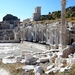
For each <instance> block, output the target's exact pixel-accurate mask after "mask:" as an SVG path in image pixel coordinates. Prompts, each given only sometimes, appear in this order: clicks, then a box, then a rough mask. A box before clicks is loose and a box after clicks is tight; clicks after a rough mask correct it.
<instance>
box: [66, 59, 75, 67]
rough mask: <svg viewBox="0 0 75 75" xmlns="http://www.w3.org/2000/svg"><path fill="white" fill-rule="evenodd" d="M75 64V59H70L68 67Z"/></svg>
mask: <svg viewBox="0 0 75 75" xmlns="http://www.w3.org/2000/svg"><path fill="white" fill-rule="evenodd" d="M73 64H75V58H69V59H67V65H70V66H72V65H73Z"/></svg>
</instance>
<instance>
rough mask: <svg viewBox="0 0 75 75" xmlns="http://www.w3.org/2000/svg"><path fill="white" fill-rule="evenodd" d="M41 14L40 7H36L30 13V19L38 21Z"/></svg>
mask: <svg viewBox="0 0 75 75" xmlns="http://www.w3.org/2000/svg"><path fill="white" fill-rule="evenodd" d="M40 16H41V7H36V8H35V12H34V13H33V14H32V21H39V20H40Z"/></svg>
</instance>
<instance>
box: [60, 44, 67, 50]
mask: <svg viewBox="0 0 75 75" xmlns="http://www.w3.org/2000/svg"><path fill="white" fill-rule="evenodd" d="M66 47H67V45H61V44H59V49H60V50H63V49H64V48H66Z"/></svg>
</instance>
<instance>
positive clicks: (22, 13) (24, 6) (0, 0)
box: [0, 0, 75, 21]
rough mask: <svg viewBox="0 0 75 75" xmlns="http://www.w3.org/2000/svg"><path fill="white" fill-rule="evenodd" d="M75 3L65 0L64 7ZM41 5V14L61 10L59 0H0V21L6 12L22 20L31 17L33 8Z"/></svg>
mask: <svg viewBox="0 0 75 75" xmlns="http://www.w3.org/2000/svg"><path fill="white" fill-rule="evenodd" d="M73 5H75V0H67V4H66V7H69V6H73ZM36 6H41V14H48V12H53V11H56V10H61V4H60V0H0V21H1V20H2V18H3V17H4V16H5V15H6V14H12V15H14V16H17V17H18V18H20V19H21V21H22V20H24V19H26V18H30V17H32V13H33V12H34V8H35V7H36Z"/></svg>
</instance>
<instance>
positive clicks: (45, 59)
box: [39, 57, 49, 63]
mask: <svg viewBox="0 0 75 75" xmlns="http://www.w3.org/2000/svg"><path fill="white" fill-rule="evenodd" d="M39 61H40V62H41V63H43V62H48V61H49V58H48V57H42V58H39Z"/></svg>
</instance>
